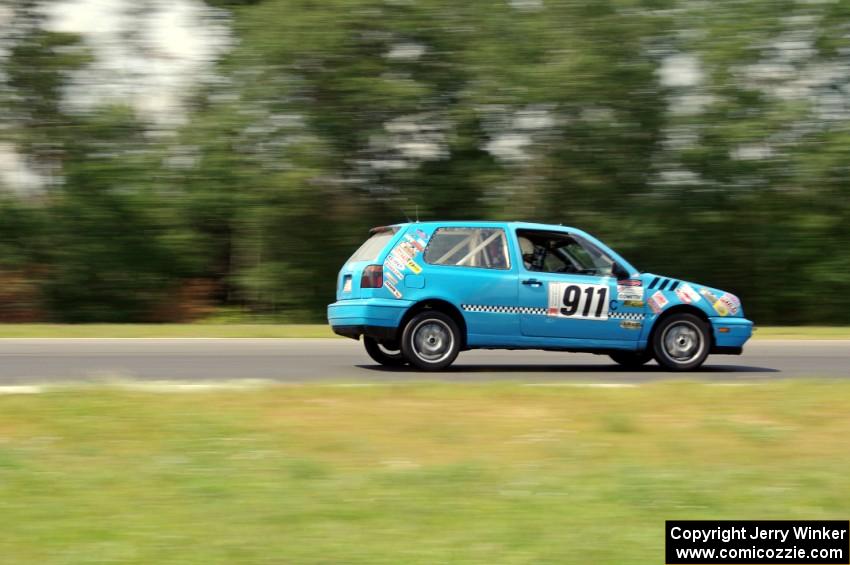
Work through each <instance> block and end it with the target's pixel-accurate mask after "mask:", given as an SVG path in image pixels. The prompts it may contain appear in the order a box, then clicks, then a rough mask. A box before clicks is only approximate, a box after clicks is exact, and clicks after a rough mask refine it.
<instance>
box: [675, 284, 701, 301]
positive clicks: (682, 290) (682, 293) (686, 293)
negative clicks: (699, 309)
mask: <svg viewBox="0 0 850 565" xmlns="http://www.w3.org/2000/svg"><path fill="white" fill-rule="evenodd" d="M676 296H678V297H679V300H681V301H682V304H692V303H694V302H699V301H700V300H701V298H700V295H699V293H698V292H697V291H695V290H694V287H692V286H691V285H689V284H688V283H684V284H682V285H680V286H679V287H678V288H677V289H676Z"/></svg>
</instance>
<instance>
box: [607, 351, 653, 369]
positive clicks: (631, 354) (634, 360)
mask: <svg viewBox="0 0 850 565" xmlns="http://www.w3.org/2000/svg"><path fill="white" fill-rule="evenodd" d="M608 356H609V357H610V358H611V359H613V360H614V361H616V362H617V363H619V364H620V365H622V366H623V367H640V366H641V365H645V364H646V363H647V362H648V361H649V360H650V359H652V353H650V352H649V351H615V352H614V353H609V354H608Z"/></svg>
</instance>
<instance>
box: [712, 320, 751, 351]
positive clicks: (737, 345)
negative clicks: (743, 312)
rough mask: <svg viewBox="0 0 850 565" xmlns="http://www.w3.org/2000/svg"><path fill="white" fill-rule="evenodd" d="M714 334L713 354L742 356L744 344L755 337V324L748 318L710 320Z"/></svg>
mask: <svg viewBox="0 0 850 565" xmlns="http://www.w3.org/2000/svg"><path fill="white" fill-rule="evenodd" d="M709 321H710V322H711V329H712V332H713V334H714V347H713V348H712V353H721V354H722V353H726V354H731V355H740V354H741V351H742V348H743V347H744V344H745V343H746V342H747V340H748V339H750V338H751V337H752V335H753V323H752V322H751V321H750V320H747V319H746V318H729V317H715V318H709Z"/></svg>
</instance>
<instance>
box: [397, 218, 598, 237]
mask: <svg viewBox="0 0 850 565" xmlns="http://www.w3.org/2000/svg"><path fill="white" fill-rule="evenodd" d="M393 226H394V227H398V228H403V227H408V226H423V227H458V228H460V227H464V228H478V227H492V226H509V227H512V228H517V229H528V230H556V231H568V232H572V233H576V234H579V235H584V236H588V237H592V236H590V234H589V233H587V232H585V231H583V230H580V229H578V228H575V227H572V226H565V225H563V224H541V223H537V222H518V221H503V220H446V221H439V220H427V221H424V222H402V223H399V224H393Z"/></svg>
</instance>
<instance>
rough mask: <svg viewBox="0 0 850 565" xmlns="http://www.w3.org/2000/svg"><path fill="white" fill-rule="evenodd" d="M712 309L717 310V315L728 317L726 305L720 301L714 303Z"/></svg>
mask: <svg viewBox="0 0 850 565" xmlns="http://www.w3.org/2000/svg"><path fill="white" fill-rule="evenodd" d="M714 309H715V310H717V313H718V314H720V315H721V316H728V315H729V309H728V308H727V307H726V304H724V303H723V301H722V300H718V301H717V302H715V303H714Z"/></svg>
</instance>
